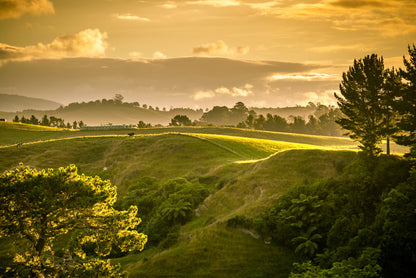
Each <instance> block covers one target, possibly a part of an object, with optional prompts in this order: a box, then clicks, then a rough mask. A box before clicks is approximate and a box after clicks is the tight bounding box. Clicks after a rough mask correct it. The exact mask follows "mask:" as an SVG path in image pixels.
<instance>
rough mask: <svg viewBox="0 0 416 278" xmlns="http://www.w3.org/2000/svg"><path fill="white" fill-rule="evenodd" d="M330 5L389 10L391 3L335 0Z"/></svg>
mask: <svg viewBox="0 0 416 278" xmlns="http://www.w3.org/2000/svg"><path fill="white" fill-rule="evenodd" d="M328 4H330V5H333V6H339V7H343V8H351V9H358V8H362V7H375V8H388V7H390V6H391V5H390V3H389V2H388V1H385V0H383V1H380V0H353V1H351V0H335V1H329V2H328Z"/></svg>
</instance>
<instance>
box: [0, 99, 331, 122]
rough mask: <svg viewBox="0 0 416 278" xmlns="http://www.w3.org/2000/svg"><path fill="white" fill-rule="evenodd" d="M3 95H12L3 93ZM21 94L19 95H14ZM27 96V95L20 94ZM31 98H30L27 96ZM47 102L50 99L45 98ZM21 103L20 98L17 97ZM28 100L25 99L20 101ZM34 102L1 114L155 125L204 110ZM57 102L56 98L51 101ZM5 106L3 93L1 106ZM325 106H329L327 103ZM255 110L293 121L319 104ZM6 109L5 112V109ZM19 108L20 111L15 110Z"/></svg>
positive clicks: (196, 115) (194, 117)
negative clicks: (44, 106)
mask: <svg viewBox="0 0 416 278" xmlns="http://www.w3.org/2000/svg"><path fill="white" fill-rule="evenodd" d="M0 96H10V95H0ZM13 97H20V96H13ZM21 98H23V99H26V97H21ZM27 99H30V98H27ZM46 102H47V101H46ZM15 103H18V101H15ZM24 103H25V102H24V101H23V100H22V102H21V104H22V105H23V104H24ZM33 103H34V105H32V106H31V107H30V108H26V109H25V110H23V109H17V110H16V109H11V108H10V107H8V109H7V110H5V109H3V110H2V109H0V118H5V119H6V120H7V121H12V120H13V118H14V117H15V116H16V115H17V116H19V118H21V117H22V116H24V117H25V118H30V117H31V115H34V116H36V118H38V119H41V118H42V117H43V116H44V115H48V116H55V117H58V118H61V119H63V120H64V121H65V122H69V123H72V122H73V121H81V120H82V121H83V122H84V123H86V124H87V125H89V126H93V125H107V124H110V123H111V124H113V125H119V124H133V125H137V124H138V122H139V121H143V122H145V123H151V124H152V125H157V124H161V125H164V126H166V125H168V124H169V123H170V122H171V119H172V118H173V117H175V116H176V115H186V116H188V118H189V119H191V120H192V121H194V120H200V119H201V117H202V116H203V114H204V111H203V110H202V109H191V108H171V109H170V110H162V109H159V108H156V107H155V108H153V107H151V106H149V107H148V106H146V105H145V104H141V105H140V104H139V103H137V102H135V103H128V102H121V101H120V102H116V101H113V100H106V99H103V100H96V101H90V102H82V103H78V102H75V103H70V104H69V105H67V106H60V105H59V104H58V103H55V107H54V108H53V109H40V108H34V107H35V104H36V102H35V101H33ZM51 103H54V102H51ZM1 106H5V105H4V104H3V102H2V99H1V97H0V107H1ZM325 108H326V107H325ZM249 109H250V110H254V111H255V112H256V113H257V114H258V115H259V114H263V115H264V116H266V114H267V113H270V114H272V115H279V116H281V117H284V118H286V119H288V120H289V121H290V116H301V117H303V118H304V119H305V120H308V117H309V115H314V114H315V115H316V114H317V112H318V108H317V107H311V106H306V107H303V106H296V107H284V108H249ZM2 111H3V112H2ZM15 111H18V112H15ZM244 120H245V117H243V118H241V119H239V120H237V121H236V122H235V123H232V124H233V125H236V124H237V123H238V122H240V121H244ZM206 121H207V122H208V123H213V124H215V125H229V124H231V123H230V122H229V121H227V119H226V117H224V115H222V114H219V115H217V119H216V120H213V119H212V117H211V118H210V120H208V119H206Z"/></svg>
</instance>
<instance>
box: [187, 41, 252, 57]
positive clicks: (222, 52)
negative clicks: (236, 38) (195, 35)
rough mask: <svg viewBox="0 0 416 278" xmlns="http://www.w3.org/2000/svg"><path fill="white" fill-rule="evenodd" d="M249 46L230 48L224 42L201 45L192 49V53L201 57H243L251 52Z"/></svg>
mask: <svg viewBox="0 0 416 278" xmlns="http://www.w3.org/2000/svg"><path fill="white" fill-rule="evenodd" d="M249 49H250V48H249V47H248V46H237V47H234V48H230V47H229V46H228V45H227V44H226V43H225V42H224V41H222V40H218V41H216V42H212V43H207V44H201V45H198V46H195V47H193V48H192V53H193V54H196V55H201V56H241V55H245V54H247V53H248V51H249Z"/></svg>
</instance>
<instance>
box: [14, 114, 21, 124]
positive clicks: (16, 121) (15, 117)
mask: <svg viewBox="0 0 416 278" xmlns="http://www.w3.org/2000/svg"><path fill="white" fill-rule="evenodd" d="M13 122H15V123H18V122H20V119H19V116H17V115H16V116H14V119H13Z"/></svg>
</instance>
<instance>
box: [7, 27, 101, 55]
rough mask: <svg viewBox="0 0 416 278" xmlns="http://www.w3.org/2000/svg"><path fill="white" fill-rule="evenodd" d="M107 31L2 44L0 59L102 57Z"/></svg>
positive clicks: (91, 31)
mask: <svg viewBox="0 0 416 278" xmlns="http://www.w3.org/2000/svg"><path fill="white" fill-rule="evenodd" d="M106 40H107V33H105V32H104V33H101V32H100V30H98V29H86V30H83V31H81V32H79V33H76V34H72V35H64V36H60V37H57V38H55V39H54V40H53V41H52V42H51V43H48V44H43V43H38V44H37V45H31V46H26V47H15V46H11V45H7V44H0V61H3V62H7V61H13V60H33V59H59V58H65V57H102V56H104V55H105V50H106V48H107V42H106Z"/></svg>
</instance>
